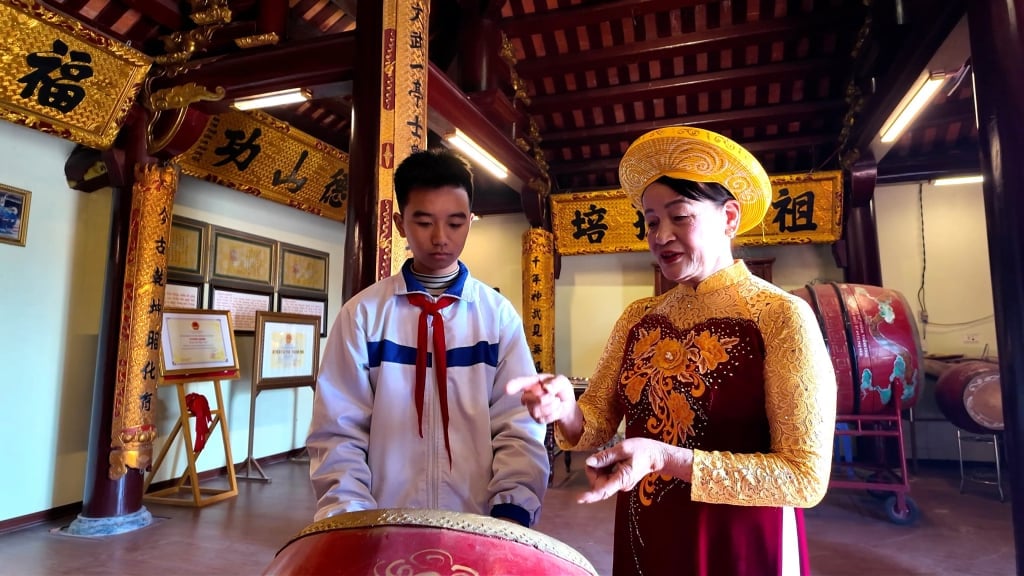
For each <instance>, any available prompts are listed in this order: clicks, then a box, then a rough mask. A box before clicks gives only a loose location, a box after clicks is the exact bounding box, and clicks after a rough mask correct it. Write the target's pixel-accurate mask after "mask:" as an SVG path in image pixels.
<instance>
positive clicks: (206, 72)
mask: <svg viewBox="0 0 1024 576" xmlns="http://www.w3.org/2000/svg"><path fill="white" fill-rule="evenodd" d="M355 40H356V37H355V33H354V32H343V33H341V34H331V35H329V36H320V37H317V38H310V39H303V40H296V41H293V42H288V43H287V44H279V45H277V46H267V47H263V48H255V49H253V50H246V51H244V52H238V53H235V54H230V55H227V56H220V57H214V58H207V59H204V60H197V61H196V62H194V63H190V64H189V66H193V65H197V66H196V68H194V69H190V70H188V71H187V72H185V73H183V74H181V75H179V76H175V77H173V78H170V79H169V81H165V82H161V83H160V84H159V85H157V88H166V87H168V86H177V85H182V84H187V83H189V82H194V83H196V84H198V85H200V86H205V87H207V88H208V89H210V90H213V89H215V88H216V87H218V86H219V87H222V88H224V91H225V95H224V98H223V99H222V100H221V101H220V102H203V103H202V105H198V106H199V107H200V108H202V109H203V110H204V111H206V112H208V113H213V112H219V111H222V110H225V109H227V107H228V105H229V104H230V103H231V102H232V101H234V100H235V99H236V98H240V97H243V96H253V95H256V94H263V93H266V92H273V91H276V90H286V89H288V88H298V87H310V86H317V85H323V84H332V83H335V82H344V81H349V80H352V78H353V76H354V73H355V61H356V52H355V51H356V42H355Z"/></svg>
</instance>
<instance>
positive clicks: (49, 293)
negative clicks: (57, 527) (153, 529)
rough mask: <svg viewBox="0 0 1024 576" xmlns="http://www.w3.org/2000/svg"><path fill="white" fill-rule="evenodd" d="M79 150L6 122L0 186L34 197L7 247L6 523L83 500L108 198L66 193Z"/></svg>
mask: <svg viewBox="0 0 1024 576" xmlns="http://www.w3.org/2000/svg"><path fill="white" fill-rule="evenodd" d="M73 148H74V144H71V143H69V142H66V141H63V140H61V139H59V138H56V137H53V136H48V135H45V134H42V133H40V132H36V131H34V130H29V129H27V128H23V127H20V126H16V125H14V124H10V123H8V122H0V182H2V183H4V184H7V185H9V186H14V187H16V188H22V189H25V190H28V191H30V192H31V193H32V200H31V206H30V209H29V216H28V226H27V236H26V244H25V246H24V247H19V246H13V245H10V244H0V278H2V280H3V281H2V282H0V328H2V329H0V399H2V401H0V438H3V441H2V442H0V461H2V462H3V463H4V464H3V473H2V474H0V520H4V519H8V518H14V517H18V516H22V515H25V514H30V513H33V512H37V511H40V510H46V509H49V508H53V507H55V506H60V505H63V504H68V503H71V502H75V501H78V500H81V499H82V487H83V478H82V475H83V471H84V470H85V461H86V455H87V451H88V438H89V413H90V405H91V401H92V400H91V399H92V382H93V369H94V367H95V363H96V343H97V335H98V331H99V319H100V307H101V302H102V293H103V274H102V270H103V267H104V263H105V261H106V250H107V242H108V240H107V238H108V235H109V230H110V227H109V221H110V193H109V192H106V193H104V192H97V193H94V194H83V193H81V192H75V191H73V190H70V189H69V188H68V186H67V183H66V182H65V180H64V161H65V160H66V159H67V157H68V155H69V154H70V153H71V150H72V149H73ZM97 271H99V273H97Z"/></svg>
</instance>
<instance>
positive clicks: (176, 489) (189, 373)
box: [142, 309, 239, 508]
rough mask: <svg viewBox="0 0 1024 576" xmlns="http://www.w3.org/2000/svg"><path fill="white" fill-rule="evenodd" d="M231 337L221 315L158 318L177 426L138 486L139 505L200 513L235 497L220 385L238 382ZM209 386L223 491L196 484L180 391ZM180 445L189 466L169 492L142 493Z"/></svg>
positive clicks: (168, 313)
mask: <svg viewBox="0 0 1024 576" xmlns="http://www.w3.org/2000/svg"><path fill="white" fill-rule="evenodd" d="M235 350H236V348H235V336H234V331H233V330H232V327H231V313H230V312H227V311H223V310H173V309H167V310H164V312H163V321H162V330H161V358H160V359H161V369H162V378H161V381H160V385H161V386H174V387H175V388H176V389H177V395H178V408H179V410H180V413H179V416H178V421H177V422H176V423H175V425H174V429H173V430H172V431H171V434H170V436H168V438H167V441H166V442H164V445H163V447H162V448H161V449H160V454H159V455H158V456H157V458H156V460H155V461H154V463H153V467H152V469H151V470H150V473H149V475H148V476H147V477H146V480H145V482H144V484H143V488H142V491H143V494H145V496H144V498H143V499H144V500H145V501H147V502H155V503H160V504H171V505H175V506H193V507H197V508H201V507H203V506H207V505H209V504H213V503H215V502H220V501H221V500H226V499H228V498H233V497H235V496H237V495H238V484H237V482H236V479H235V469H234V465H233V464H234V460H233V459H232V457H231V439H230V437H229V434H228V422H227V417H226V415H225V413H224V398H223V396H222V394H221V389H220V383H221V381H222V380H233V379H235V378H238V374H239V370H238V356H237V355H236V353H235ZM210 381H212V382H213V389H214V393H215V395H216V400H217V405H216V406H215V407H212V408H211V409H210V415H211V417H212V422H211V424H210V428H209V434H210V435H213V433H214V432H215V431H216V429H217V428H218V427H220V431H221V438H222V440H223V442H224V459H225V462H227V470H228V486H229V487H228V488H209V487H202V486H200V484H199V472H198V470H197V468H196V460H197V458H198V456H199V455H198V454H197V453H196V451H195V448H194V440H193V438H192V426H191V423H190V420H191V418H192V416H193V415H191V414H190V413H189V409H188V405H187V402H186V390H185V385H186V384H190V383H193V382H210ZM179 434H180V435H181V436H182V438H183V440H184V444H185V456H186V458H187V461H188V465H187V467H186V469H185V472H184V473H183V474H182V475H181V477H180V478H178V479H177V480H175V481H174V485H173V486H171V487H169V488H164V489H161V490H157V491H155V492H152V493H148V494H147V493H146V492H147V491H148V490H149V485H150V483H151V482H152V481H153V478H154V477H155V476H156V473H157V472H158V471H159V470H160V467H161V466H162V465H163V463H164V459H165V458H166V456H167V453H168V451H169V450H170V448H171V446H172V445H173V444H174V442H175V440H176V439H177V438H178V435H179Z"/></svg>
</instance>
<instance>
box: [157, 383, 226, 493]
mask: <svg viewBox="0 0 1024 576" xmlns="http://www.w3.org/2000/svg"><path fill="white" fill-rule="evenodd" d="M225 376H228V377H225ZM237 377H238V372H237V371H235V372H234V373H232V374H223V373H222V374H218V375H217V376H216V377H215V378H214V379H213V389H214V392H215V393H216V396H217V406H216V407H215V408H211V409H210V415H211V416H213V423H212V424H211V425H210V434H211V435H212V434H213V432H214V430H216V429H217V427H218V426H220V432H221V438H222V439H223V441H224V461H225V462H226V463H227V469H228V485H229V488H205V487H201V486H200V485H199V473H198V471H197V470H196V459H197V457H198V456H197V454H196V453H195V449H194V447H193V446H194V444H193V440H192V426H191V423H190V422H189V420H190V419H191V418H192V416H190V415H189V412H188V406H187V405H186V403H185V385H186V384H189V383H192V382H209V381H210V380H211V376H210V375H209V374H206V375H203V376H186V377H180V378H175V379H174V380H172V381H167V380H166V379H165V380H162V381H161V382H160V385H161V386H170V385H173V386H175V387H176V388H177V390H178V407H179V409H180V410H181V413H180V415H179V416H178V422H177V423H176V424H175V425H174V430H173V431H172V432H171V435H170V436H168V438H167V441H166V442H165V443H164V445H163V448H161V449H160V455H159V456H157V458H156V461H155V462H154V464H153V468H152V470H151V471H150V473H149V476H147V478H146V480H145V483H144V484H143V486H142V492H143V494H145V496H144V497H143V499H144V500H145V501H147V502H156V503H160V504H171V505H175V506H194V507H197V508H202V507H203V506H207V505H209V504H213V503H215V502H220V501H221V500H226V499H228V498H233V497H235V496H237V495H238V482H237V481H236V479H235V466H234V460H233V459H232V458H231V440H230V438H229V436H228V421H227V417H226V416H225V414H224V398H223V396H222V395H221V392H220V382H221V379H225V380H230V379H233V378H237ZM179 433H180V434H182V436H183V437H184V442H185V455H186V457H187V459H188V467H187V468H186V469H185V472H184V473H183V474H182V475H181V477H180V478H178V479H177V480H176V481H175V483H174V485H173V486H171V487H170V488H164V489H162V490H157V491H156V492H153V493H151V494H146V491H147V490H148V489H149V484H150V482H152V481H153V478H154V477H155V476H156V473H157V471H158V470H159V469H160V466H161V465H162V464H163V463H164V458H165V457H166V456H167V452H168V451H169V450H170V448H171V445H173V444H174V440H175V439H176V438H177V437H178V434H179ZM183 493H184V494H186V495H188V494H189V493H190V494H191V496H192V497H191V498H188V497H187V496H186V497H182V496H181V495H182V494H183Z"/></svg>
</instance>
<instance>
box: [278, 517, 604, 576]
mask: <svg viewBox="0 0 1024 576" xmlns="http://www.w3.org/2000/svg"><path fill="white" fill-rule="evenodd" d="M264 574H265V575H268V576H270V575H273V576H298V575H299V574H317V575H330V574H336V575H346V576H399V575H401V576H414V575H428V574H429V575H431V576H477V575H479V576H487V575H492V574H502V575H506V576H548V575H550V576H556V575H557V576H593V575H595V574H596V572H595V571H594V568H593V566H591V564H590V562H588V561H587V560H586V559H585V558H584V557H583V556H582V555H580V554H579V553H578V552H576V551H575V550H573V549H572V548H570V547H569V546H567V545H566V544H563V543H561V542H559V541H558V540H555V539H554V538H551V537H550V536H546V535H544V534H541V533H540V532H537V531H535V530H530V529H529V528H523V527H522V526H519V525H518V524H514V523H512V522H509V521H506V520H498V519H495V518H490V517H486V516H479V515H476V514H465V513H460V512H448V511H442V510H412V509H391V510H367V511H362V512H350V513H347V514H341V515H338V516H334V517H331V518H326V519H324V520H320V521H318V522H315V523H313V524H311V525H310V526H308V527H307V528H306V529H305V530H303V531H302V532H301V533H300V534H299V535H298V536H297V537H296V538H295V539H293V540H292V541H291V542H289V543H288V544H287V545H285V547H284V548H282V549H281V550H280V551H279V552H278V553H277V556H276V557H275V558H274V561H273V562H272V563H271V564H270V566H269V567H268V568H267V570H266V571H265V572H264Z"/></svg>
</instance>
